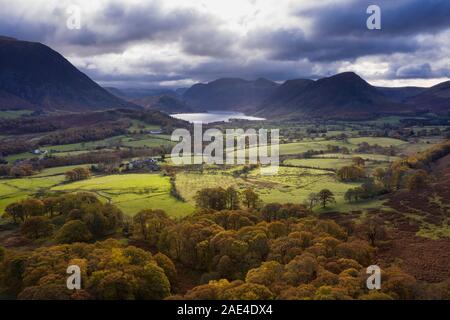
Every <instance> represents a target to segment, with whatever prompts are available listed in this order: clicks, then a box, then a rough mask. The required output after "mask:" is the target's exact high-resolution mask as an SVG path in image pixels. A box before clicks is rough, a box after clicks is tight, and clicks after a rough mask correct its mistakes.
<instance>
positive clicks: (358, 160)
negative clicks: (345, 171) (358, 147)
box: [352, 157, 366, 167]
mask: <svg viewBox="0 0 450 320" xmlns="http://www.w3.org/2000/svg"><path fill="white" fill-rule="evenodd" d="M352 162H353V164H354V165H355V166H358V167H364V165H365V164H366V161H365V160H364V159H363V158H361V157H353V158H352Z"/></svg>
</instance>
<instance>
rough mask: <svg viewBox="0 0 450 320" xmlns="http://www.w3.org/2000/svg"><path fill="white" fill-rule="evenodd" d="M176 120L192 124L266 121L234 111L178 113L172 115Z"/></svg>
mask: <svg viewBox="0 0 450 320" xmlns="http://www.w3.org/2000/svg"><path fill="white" fill-rule="evenodd" d="M171 116H172V117H174V118H177V119H181V120H185V121H189V122H191V123H196V122H202V123H211V122H221V121H225V122H228V121H230V119H242V120H253V121H256V120H265V119H264V118H258V117H252V116H246V115H245V114H244V113H242V112H234V111H211V112H199V113H176V114H172V115H171Z"/></svg>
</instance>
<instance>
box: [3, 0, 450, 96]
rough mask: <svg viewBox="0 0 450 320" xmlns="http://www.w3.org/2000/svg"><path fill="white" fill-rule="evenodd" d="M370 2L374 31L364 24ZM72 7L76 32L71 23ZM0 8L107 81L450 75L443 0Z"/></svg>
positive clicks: (448, 6)
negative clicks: (374, 8) (376, 11)
mask: <svg viewBox="0 0 450 320" xmlns="http://www.w3.org/2000/svg"><path fill="white" fill-rule="evenodd" d="M371 4H375V5H378V6H379V7H380V9H381V29H380V30H369V29H368V28H367V26H366V20H367V18H368V17H369V15H370V14H368V13H367V12H366V10H367V7H368V6H369V5H371ZM73 6H76V7H75V8H78V9H79V10H80V11H79V12H80V15H79V17H80V19H79V21H80V28H79V29H73V28H72V29H71V28H68V26H67V21H68V19H69V20H70V21H74V20H73V17H74V16H73V11H70V10H71V8H72V9H73ZM0 8H1V10H0V35H4V36H10V37H14V38H17V39H20V40H27V41H36V42H42V43H44V44H46V45H48V46H50V47H51V48H53V49H54V50H56V51H58V52H59V53H61V54H62V55H63V56H64V57H65V58H67V59H68V60H69V61H70V62H72V63H73V64H74V65H75V66H76V67H78V68H79V69H80V70H81V71H83V72H85V73H86V74H87V75H89V76H90V77H91V78H92V79H94V80H95V81H97V82H98V83H100V84H101V85H103V86H112V87H118V88H136V87H139V88H158V87H169V88H178V87H187V86H190V85H192V84H194V83H197V82H209V81H212V80H215V79H217V78H222V77H240V78H244V79H248V80H252V79H257V78H261V77H263V78H267V79H271V80H274V81H278V82H282V81H285V80H288V79H295V78H310V79H317V78H320V77H326V76H330V75H333V74H336V73H339V72H344V71H354V72H356V73H358V74H359V75H360V76H362V77H363V78H364V79H366V80H367V81H368V82H369V83H371V84H373V85H379V86H391V87H394V86H406V85H413V86H432V85H434V84H437V83H439V82H442V81H446V80H448V79H449V77H450V40H449V39H450V1H447V0H395V1H394V0H371V1H365V0H340V1H329V0H321V1H318V0H304V1H301V0H296V1H294V0H292V1H291V0H147V1H143V0H141V1H137V0H126V1H124V0H122V1H120V0H78V1H77V0H73V1H72V0H14V1H11V0H0Z"/></svg>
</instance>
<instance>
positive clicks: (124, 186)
mask: <svg viewBox="0 0 450 320" xmlns="http://www.w3.org/2000/svg"><path fill="white" fill-rule="evenodd" d="M51 190H52V191H68V192H75V191H89V192H93V193H95V194H96V195H98V196H99V197H100V198H101V199H104V200H105V201H110V202H111V203H112V204H115V205H117V206H118V207H119V208H120V209H122V210H123V211H124V212H125V213H126V214H129V215H134V214H136V213H137V212H138V211H139V210H142V209H163V210H165V211H166V212H167V213H168V214H169V215H171V216H172V217H182V216H185V215H187V214H190V213H191V212H192V211H193V207H192V206H191V205H190V204H188V203H184V202H182V201H179V200H177V199H175V198H173V197H172V196H171V195H170V182H169V178H168V177H163V176H161V175H159V174H123V175H109V176H103V177H94V178H91V179H88V180H83V181H77V182H73V183H69V184H64V185H59V186H56V187H53V188H52V189H51Z"/></svg>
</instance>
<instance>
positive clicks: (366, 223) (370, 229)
mask: <svg viewBox="0 0 450 320" xmlns="http://www.w3.org/2000/svg"><path fill="white" fill-rule="evenodd" d="M357 233H358V234H359V235H360V236H361V237H362V238H363V239H365V240H367V241H369V243H370V244H371V245H372V246H375V244H376V242H377V241H380V240H385V239H386V234H387V233H386V228H385V227H384V221H383V220H381V219H377V218H366V219H365V220H363V221H362V222H361V224H360V225H359V226H358V228H357Z"/></svg>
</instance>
